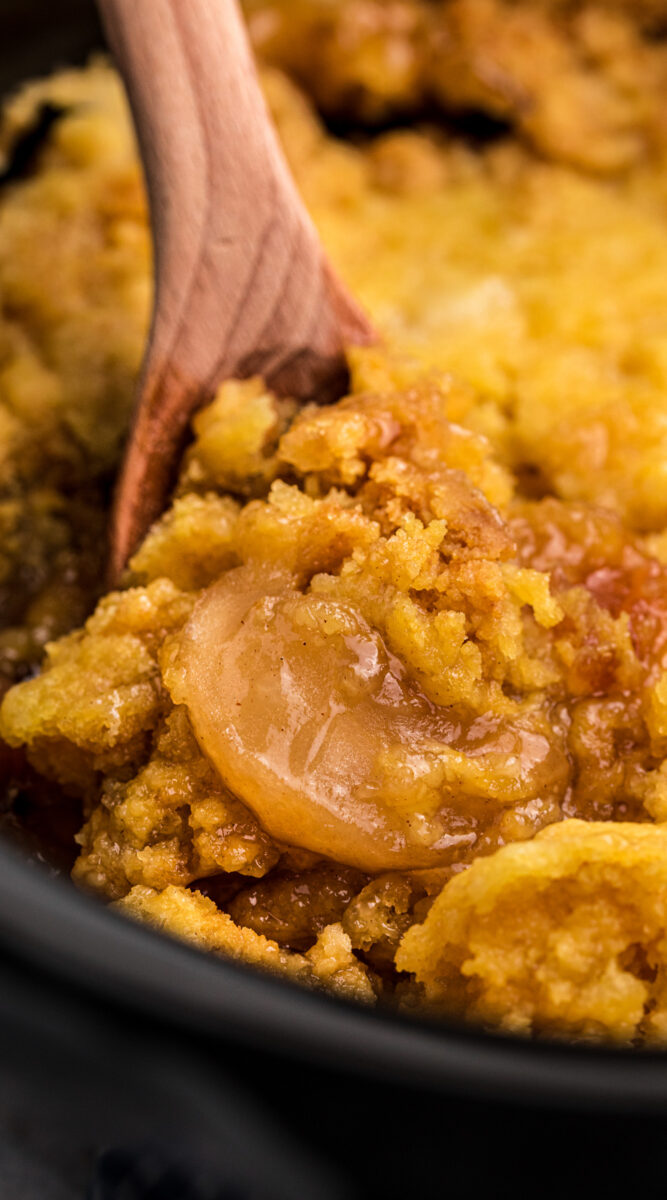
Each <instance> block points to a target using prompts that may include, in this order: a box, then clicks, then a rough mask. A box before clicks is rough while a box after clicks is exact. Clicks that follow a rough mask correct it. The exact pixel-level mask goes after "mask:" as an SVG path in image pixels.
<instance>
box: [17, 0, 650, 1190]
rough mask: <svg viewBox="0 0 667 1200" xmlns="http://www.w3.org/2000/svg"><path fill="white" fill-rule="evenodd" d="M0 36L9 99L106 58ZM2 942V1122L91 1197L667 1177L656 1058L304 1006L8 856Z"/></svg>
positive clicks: (347, 1008) (37, 34) (67, 40)
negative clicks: (161, 1180)
mask: <svg viewBox="0 0 667 1200" xmlns="http://www.w3.org/2000/svg"><path fill="white" fill-rule="evenodd" d="M153 2H156V3H157V2H159V0H137V3H153ZM184 2H186V0H184ZM193 2H194V0H193ZM222 2H224V0H221V3H222ZM0 20H1V22H2V40H1V41H0V87H1V88H2V91H3V92H4V93H6V92H7V91H8V90H10V89H11V88H12V87H13V86H15V85H16V84H17V83H18V82H19V81H20V80H21V79H24V78H26V77H30V76H31V75H35V74H39V73H40V72H44V71H47V70H49V69H51V68H52V67H55V66H59V65H63V64H66V63H72V62H81V61H83V60H84V59H85V57H86V55H87V54H88V53H89V52H90V50H91V49H93V48H98V47H99V45H100V44H101V35H100V32H99V27H98V24H97V21H96V16H95V11H94V7H93V3H92V0H89V2H88V0H61V2H60V3H59V4H58V5H54V4H53V3H49V2H48V0H0ZM0 944H1V945H2V959H1V960H0V1048H1V1049H0V1064H1V1065H0V1111H2V1110H3V1105H4V1103H5V1102H4V1100H3V1097H6V1096H7V1095H8V1096H9V1097H10V1099H11V1098H13V1099H12V1100H11V1103H13V1104H14V1105H15V1107H16V1111H17V1112H18V1113H19V1114H20V1115H22V1116H21V1119H22V1120H24V1123H27V1124H30V1121H32V1122H33V1123H37V1124H38V1125H40V1126H43V1125H48V1123H49V1122H51V1124H52V1125H53V1126H54V1128H57V1129H58V1130H60V1133H59V1137H60V1138H61V1139H64V1140H66V1139H67V1138H70V1139H71V1140H72V1144H74V1143H76V1145H77V1146H79V1147H80V1148H81V1153H82V1154H83V1157H84V1159H85V1156H86V1154H88V1155H89V1157H90V1170H91V1171H92V1172H93V1173H95V1172H94V1171H93V1167H92V1162H93V1160H94V1159H95V1158H96V1156H98V1154H99V1152H100V1151H101V1150H102V1149H103V1148H104V1147H107V1148H110V1149H109V1152H108V1153H107V1154H106V1156H103V1158H102V1159H101V1160H99V1161H101V1163H102V1166H100V1165H99V1161H98V1166H97V1168H96V1171H97V1174H96V1182H95V1183H94V1184H91V1189H92V1190H91V1191H90V1192H89V1195H90V1196H91V1197H93V1196H94V1197H98V1198H101V1197H102V1196H112V1195H114V1196H116V1195H118V1196H120V1195H121V1194H122V1195H128V1196H129V1195H130V1194H133V1195H134V1194H135V1193H130V1191H129V1190H126V1191H125V1192H122V1191H121V1190H119V1189H120V1188H122V1186H127V1187H129V1184H127V1179H126V1175H127V1171H128V1170H129V1168H128V1167H127V1162H128V1161H129V1160H128V1159H127V1154H130V1158H131V1157H132V1154H131V1153H130V1152H129V1151H126V1149H123V1148H127V1147H128V1146H134V1147H135V1148H136V1147H140V1148H141V1150H140V1151H139V1150H137V1151H136V1153H138V1154H139V1156H140V1159H141V1155H143V1159H141V1161H142V1162H144V1164H145V1162H146V1161H148V1162H149V1167H146V1166H145V1165H144V1167H141V1168H136V1169H137V1170H138V1171H139V1174H141V1170H145V1171H146V1172H148V1175H150V1169H149V1168H150V1162H152V1161H153V1160H152V1159H151V1155H153V1156H156V1155H157V1157H158V1158H160V1156H162V1157H161V1159H160V1161H162V1162H164V1161H166V1160H168V1161H169V1164H170V1165H169V1170H168V1172H167V1174H168V1173H169V1171H171V1175H170V1179H171V1185H170V1186H172V1190H171V1191H169V1190H167V1191H164V1192H159V1193H158V1191H157V1190H155V1191H154V1192H150V1194H151V1195H153V1194H154V1195H155V1196H157V1195H158V1194H160V1195H164V1196H165V1197H166V1196H167V1195H170V1196H174V1197H176V1196H182V1197H186V1196H188V1197H191V1198H192V1200H194V1198H195V1197H199V1196H201V1197H204V1196H206V1197H211V1198H212V1197H215V1196H220V1197H221V1196H223V1195H225V1196H229V1197H232V1196H237V1197H243V1196H246V1197H251V1196H253V1197H267V1198H268V1197H286V1198H288V1197H290V1198H291V1197H295V1198H296V1197H299V1198H300V1197H313V1200H316V1198H317V1197H319V1196H322V1197H329V1196H330V1197H332V1198H333V1197H339V1196H340V1197H344V1196H353V1195H357V1196H363V1197H372V1196H376V1195H377V1196H382V1197H384V1198H391V1197H394V1196H395V1197H399V1196H400V1197H403V1196H431V1195H440V1194H442V1195H445V1194H446V1193H448V1192H449V1191H454V1192H456V1193H458V1194H460V1195H463V1196H473V1197H476V1196H478V1195H482V1194H488V1195H490V1196H492V1197H496V1196H502V1195H505V1194H510V1193H512V1194H513V1195H514V1194H522V1193H533V1192H535V1194H540V1195H541V1196H558V1197H561V1196H565V1195H566V1194H569V1195H580V1194H581V1195H583V1194H587V1195H591V1196H598V1195H602V1194H603V1192H605V1191H607V1190H613V1188H616V1187H618V1186H619V1185H621V1184H622V1185H625V1186H627V1185H628V1184H629V1183H632V1185H633V1186H635V1187H636V1186H641V1184H642V1182H644V1183H646V1182H649V1181H650V1182H651V1183H652V1186H655V1184H656V1182H657V1181H658V1180H659V1179H661V1178H662V1179H663V1181H664V1180H665V1178H666V1174H665V1172H664V1171H663V1170H662V1165H661V1160H662V1158H663V1157H664V1152H663V1151H662V1141H663V1137H664V1133H665V1131H666V1128H667V1127H666V1126H665V1124H664V1120H663V1113H664V1112H665V1111H667V1057H665V1056H664V1055H663V1054H660V1053H655V1052H654V1053H649V1052H642V1051H629V1050H618V1051H614V1050H611V1049H600V1048H593V1047H589V1048H587V1047H584V1046H578V1047H571V1046H566V1045H555V1044H544V1043H542V1044H540V1043H537V1042H528V1041H523V1040H515V1039H511V1038H506V1037H501V1036H493V1035H490V1034H488V1035H487V1034H482V1033H476V1032H474V1031H471V1030H465V1029H461V1028H450V1027H446V1026H438V1027H434V1026H432V1025H429V1024H427V1023H423V1022H417V1021H411V1020H408V1019H406V1018H399V1017H397V1016H394V1015H391V1014H387V1013H378V1012H370V1011H365V1010H362V1009H359V1008H356V1007H354V1006H352V1005H348V1004H346V1003H344V1002H342V1001H339V1000H335V999H333V998H329V997H326V996H322V995H316V994H312V993H309V992H306V991H303V990H298V989H296V988H294V987H293V986H291V985H289V984H287V983H284V982H282V981H280V980H277V979H273V978H269V977H267V976H265V975H262V974H259V973H257V972H254V971H252V970H250V969H246V968H244V967H242V966H238V965H234V964H232V963H225V962H221V961H218V960H214V959H213V958H209V957H206V956H204V955H202V954H199V953H198V952H196V951H194V950H192V949H190V948H188V947H186V946H184V945H181V944H180V943H177V942H175V941H172V940H170V939H168V938H165V937H161V936H159V935H157V934H155V933H153V932H151V931H150V930H148V929H146V928H143V927H139V926H137V925H135V924H133V923H131V922H128V921H126V920H124V919H123V918H121V917H120V916H118V915H116V914H114V913H113V912H111V911H109V910H107V909H105V908H104V907H103V906H102V905H101V904H99V903H97V902H96V901H94V900H91V899H89V898H87V897H86V896H84V895H82V894H79V893H78V892H76V891H75V890H74V888H73V887H72V886H71V885H70V884H69V883H68V882H67V881H64V880H63V879H61V878H56V877H54V876H53V874H52V873H51V872H49V871H48V870H47V869H46V868H42V867H41V866H39V865H38V864H36V863H34V862H32V861H28V860H27V859H26V858H25V857H22V856H21V854H20V852H19V851H18V850H17V849H16V848H15V847H14V846H12V845H10V844H9V843H6V842H5V843H0ZM10 1107H11V1104H10ZM38 1141H39V1139H37V1142H38ZM37 1142H36V1143H35V1144H37ZM535 1151H537V1154H535ZM124 1155H126V1157H125V1158H124V1157H123V1156H124ZM86 1161H87V1160H86ZM133 1161H134V1162H135V1167H136V1161H137V1160H136V1155H135V1158H134V1160H133ZM87 1169H88V1168H87V1167H86V1168H85V1169H84V1168H81V1170H82V1171H83V1175H85V1174H86V1171H87ZM156 1170H157V1168H156ZM124 1171H125V1172H126V1175H123V1172H124ZM114 1172H115V1174H114ZM661 1172H662V1173H661ZM158 1173H159V1171H158ZM83 1175H82V1176H81V1178H82V1179H83ZM148 1175H147V1176H146V1177H147V1178H148ZM121 1177H122V1178H123V1179H125V1180H126V1183H125V1185H123V1184H119V1183H118V1180H120V1179H121ZM156 1177H157V1176H156ZM151 1178H153V1176H151ZM0 1183H1V1178H0ZM82 1186H83V1185H82ZM137 1186H138V1187H139V1185H137ZM179 1188H180V1189H181V1190H179ZM114 1189H116V1190H114ZM197 1189H199V1190H197ZM81 1194H82V1195H83V1192H82V1193H81ZM140 1194H141V1195H144V1194H146V1195H148V1194H149V1191H145V1192H141V1190H138V1191H137V1192H136V1195H140ZM8 1200H10V1197H9V1196H8ZM11 1200H14V1198H13V1197H11ZM16 1200H22V1198H21V1197H16Z"/></svg>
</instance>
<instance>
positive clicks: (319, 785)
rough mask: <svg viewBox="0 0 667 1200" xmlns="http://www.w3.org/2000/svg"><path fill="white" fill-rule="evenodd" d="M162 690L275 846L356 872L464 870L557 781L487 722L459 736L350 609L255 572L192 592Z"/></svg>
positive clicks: (447, 712)
mask: <svg viewBox="0 0 667 1200" xmlns="http://www.w3.org/2000/svg"><path fill="white" fill-rule="evenodd" d="M165 677H166V680H167V684H168V686H169V688H170V691H171V694H172V697H173V699H174V700H175V701H176V703H183V704H185V705H186V706H187V708H188V710H189V714H190V718H191V721H192V724H193V727H194V730H195V734H196V736H197V739H198V741H199V743H200V745H201V747H202V749H203V751H204V753H205V754H206V755H207V756H208V758H209V759H210V761H211V762H212V763H213V764H214V766H215V767H216V768H217V770H218V771H219V773H220V775H221V776H222V778H223V779H224V781H225V782H226V784H227V786H228V787H229V788H230V789H231V790H232V791H233V792H234V793H235V794H236V795H237V796H239V797H241V798H242V799H243V800H244V801H245V803H246V804H248V806H249V807H250V808H251V809H253V811H254V812H255V813H256V815H257V816H258V818H259V819H260V821H261V822H262V825H263V826H264V828H265V829H266V830H267V831H268V832H269V833H270V834H271V835H272V836H273V837H275V838H277V839H278V840H279V841H282V842H287V843H289V844H292V845H298V846H302V847H305V848H307V849H309V850H312V851H315V852H316V853H319V854H323V855H325V856H327V857H328V858H332V859H335V860H337V861H338V862H343V863H348V864H349V865H350V866H355V867H358V868H360V869H362V870H364V871H369V872H373V871H382V870H386V869H407V868H416V867H429V866H433V865H437V864H439V863H443V862H449V861H451V860H452V858H457V857H461V856H462V855H463V854H464V853H465V851H466V849H467V848H469V847H471V846H472V844H473V843H474V842H475V841H476V840H477V837H478V833H479V831H480V828H481V824H482V822H483V821H486V822H488V820H489V819H492V818H493V815H494V814H496V813H497V812H498V811H499V810H500V809H502V808H503V807H504V806H506V805H507V804H508V803H510V804H511V803H513V802H517V801H519V800H520V799H521V798H522V797H529V796H534V795H535V791H536V786H538V785H537V784H536V779H535V776H536V773H537V774H538V775H540V776H542V775H543V774H544V772H545V771H546V772H547V773H549V772H550V771H551V772H553V767H554V763H553V752H552V747H551V745H550V743H549V740H548V738H546V737H545V736H543V735H541V734H539V733H535V732H531V731H530V730H527V729H522V728H519V727H516V726H514V727H513V726H510V725H508V723H507V722H504V723H503V724H502V726H501V725H500V724H499V723H498V721H497V720H496V719H494V718H492V717H486V716H485V717H481V718H478V719H477V720H474V721H471V722H470V723H469V724H468V725H467V726H465V728H464V727H463V725H462V721H461V717H460V714H457V713H456V712H454V711H453V710H451V709H445V708H441V707H439V706H437V705H435V704H433V703H432V702H431V701H430V700H429V699H428V698H427V697H426V696H425V695H424V693H423V691H422V690H421V689H420V687H419V686H418V684H417V683H416V682H415V681H414V680H412V679H410V678H409V677H408V675H407V672H406V670H405V668H404V666H403V665H402V663H401V662H400V661H399V660H398V659H397V658H396V657H395V656H394V655H393V654H392V653H390V651H389V650H388V648H387V646H386V645H385V643H384V641H383V638H382V637H381V635H380V634H379V633H378V632H377V631H376V630H374V629H372V628H371V627H370V625H369V624H368V623H367V622H366V621H365V620H364V618H363V617H362V616H361V614H360V613H359V612H358V611H356V610H355V609H354V608H353V607H352V606H350V605H349V604H347V603H341V602H338V601H336V600H332V599H329V598H328V597H327V598H323V597H319V596H315V595H309V594H306V595H304V594H303V593H301V592H299V591H298V590H297V589H296V588H295V586H294V583H293V581H292V580H291V579H289V578H288V577H286V576H284V575H283V576H281V575H280V574H272V575H263V574H261V573H258V572H257V571H256V570H255V569H254V568H252V567H247V566H246V567H240V568H238V569H236V570H233V571H230V572H229V573H228V574H227V575H226V576H225V577H224V578H223V579H222V580H221V581H220V582H219V583H217V584H215V585H214V586H213V587H211V588H209V589H208V590H207V591H206V592H205V593H204V595H203V596H202V598H201V599H200V601H199V602H198V604H197V605H196V607H195V610H194V612H193V615H192V617H191V619H190V621H189V623H188V624H187V626H186V628H185V630H184V633H183V634H182V636H181V639H180V643H179V646H178V649H177V651H176V652H175V654H173V655H172V659H171V663H170V665H169V667H168V669H167V670H166V673H165ZM558 770H561V773H562V764H557V771H558Z"/></svg>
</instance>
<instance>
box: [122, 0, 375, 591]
mask: <svg viewBox="0 0 667 1200" xmlns="http://www.w3.org/2000/svg"><path fill="white" fill-rule="evenodd" d="M99 8H100V12H101V15H102V20H103V23H104V26H105V29H106V33H107V36H108V40H109V44H110V46H111V49H112V51H113V53H114V55H115V58H116V61H117V63H118V66H119V67H120V70H121V72H122V74H123V76H124V80H125V84H126V87H127V91H128V94H129V98H130V103H131V106H132V110H133V114H134V119H135V123H136V127H137V132H138V136H139V142H140V146H141V152H142V157H143V163H144V168H145V172H146V178H147V184H148V193H149V198H150V205H151V216H152V224H153V235H154V242H155V264H156V291H155V303H154V310H153V323H152V328H151V333H150V337H149V342H148V348H147V350H146V354H145V358H144V363H143V368H142V374H141V379H140V383H139V390H138V397H137V402H136V409H135V413H134V420H133V425H132V429H131V433H130V438H129V442H128V445H127V449H126V452H125V459H124V462H123V466H122V469H121V472H120V477H119V482H118V485H117V491H116V497H115V503H114V510H113V514H112V524H111V554H110V577H111V582H112V583H117V582H118V580H119V578H120V576H121V573H122V570H123V568H124V566H125V564H126V562H127V559H128V557H129V555H130V554H131V553H132V551H133V550H134V549H135V547H136V545H137V543H138V542H139V540H140V539H141V537H142V536H143V534H144V533H145V532H146V531H147V529H148V527H149V525H150V524H151V522H152V521H153V520H154V519H155V518H156V517H157V516H158V515H159V513H160V511H161V510H162V507H163V505H164V502H165V499H166V496H167V493H168V490H169V487H170V485H171V483H172V481H173V476H174V469H175V464H176V462H177V460H178V456H179V453H180V451H181V448H182V445H183V440H184V436H185V431H186V428H187V425H188V421H189V419H190V417H191V415H192V413H193V412H194V411H195V409H197V408H198V407H199V406H200V405H201V404H202V403H203V402H205V401H206V400H209V399H210V398H211V397H212V395H213V393H214V391H215V389H216V387H217V385H218V384H219V383H220V382H221V381H222V380H223V379H226V378H230V377H247V376H249V375H254V374H261V375H263V376H264V377H265V379H266V381H267V383H269V384H270V385H271V387H273V388H274V389H275V390H276V391H278V392H279V393H280V394H283V395H292V396H295V397H297V398H298V399H302V400H307V399H310V398H315V397H317V398H319V399H324V400H326V399H335V398H336V397H337V396H339V395H341V394H342V392H343V390H344V388H345V382H346V371H345V363H344V358H343V347H344V345H346V344H350V343H355V342H356V343H366V342H369V341H371V340H373V336H374V335H373V331H372V329H371V326H370V325H369V323H368V321H367V319H366V317H365V316H364V315H363V313H362V312H361V310H360V309H359V308H358V306H357V305H356V304H355V303H354V301H353V300H352V299H351V298H350V297H349V296H348V295H347V293H346V291H345V289H344V287H343V286H342V284H341V283H340V282H339V280H338V279H337V278H336V277H335V275H334V274H333V272H332V270H331V267H330V266H329V264H328V262H327V260H326V258H325V256H324V254H323V251H322V248H321V246H320V243H319V240H318V237H317V234H316V232H315V229H314V227H313V225H312V222H311V220H310V218H309V216H308V214H307V212H306V210H305V208H304V205H303V203H302V201H301V199H300V197H299V195H298V192H297V190H296V187H295V185H294V182H293V180H292V178H291V175H290V173H289V169H288V167H287V165H286V163H285V160H284V158H283V154H282V151H281V149H280V147H279V145H278V142H277V138H276V134H275V131H274V128H273V125H272V122H271V119H270V117H269V114H268V112H267V109H266V105H265V102H264V99H263V96H262V93H261V90H260V86H259V82H258V79H257V74H256V71H255V66H254V62H253V58H252V53H251V50H250V46H249V43H248V39H247V36H246V32H245V28H244V25H243V21H242V18H241V15H240V12H239V9H238V5H237V3H236V0H187V2H185V3H184V2H183V0H145V2H144V0H99Z"/></svg>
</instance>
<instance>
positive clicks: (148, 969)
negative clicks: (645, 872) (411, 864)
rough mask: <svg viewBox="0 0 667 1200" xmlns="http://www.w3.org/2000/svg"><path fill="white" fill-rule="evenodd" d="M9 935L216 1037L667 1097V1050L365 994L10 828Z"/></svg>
mask: <svg viewBox="0 0 667 1200" xmlns="http://www.w3.org/2000/svg"><path fill="white" fill-rule="evenodd" d="M0 944H2V945H3V946H4V948H5V949H6V950H8V951H9V952H10V953H12V954H14V955H15V956H18V958H19V959H21V960H23V961H24V962H26V963H27V964H29V965H30V967H32V968H37V969H38V970H40V971H42V972H44V971H46V972H48V974H49V975H50V976H51V977H52V978H53V979H55V981H56V982H57V983H59V984H60V985H61V987H63V988H64V989H65V990H66V989H67V988H68V987H69V988H74V990H75V992H76V994H77V996H78V997H79V999H80V998H81V995H82V993H85V994H86V995H87V997H88V999H89V1000H92V1001H93V1002H94V1003H99V1002H103V1003H104V1004H106V1005H107V1006H108V1005H111V1006H112V1007H113V1008H114V1009H116V1010H117V1011H118V1013H120V1011H121V1010H122V1009H125V1010H126V1012H129V1014H130V1016H131V1014H132V1013H134V1014H135V1015H136V1016H137V1017H139V1016H143V1017H144V1018H145V1017H153V1018H155V1019H157V1020H159V1021H161V1022H162V1023H164V1024H166V1025H167V1026H169V1027H171V1028H178V1029H180V1031H181V1032H185V1033H186V1034H187V1033H189V1034H191V1035H192V1034H196V1035H199V1036H202V1035H203V1036H204V1037H205V1038H206V1039H209V1040H210V1039H213V1040H214V1041H217V1042H219V1043H224V1042H225V1041H227V1042H229V1039H230V1037H231V1038H234V1039H236V1040H238V1041H240V1042H243V1043H244V1044H246V1045H247V1046H248V1047H249V1048H252V1049H263V1050H267V1051H273V1052H278V1053H280V1054H282V1055H288V1056H289V1055H291V1056H295V1057H296V1058H298V1059H299V1060H300V1061H301V1062H307V1063H311V1064H316V1065H318V1066H320V1067H324V1068H334V1069H335V1070H337V1071H338V1072H347V1073H349V1074H354V1075H356V1076H360V1075H361V1076H362V1077H366V1078H369V1079H374V1080H376V1081H382V1080H384V1081H385V1082H387V1083H391V1084H394V1085H396V1084H399V1085H400V1084H402V1085H405V1086H407V1087H416V1088H419V1089H422V1090H423V1089H426V1090H430V1091H433V1092H436V1093H437V1092H440V1093H444V1094H449V1095H461V1096H464V1095H465V1096H469V1097H471V1098H476V1099H485V1100H489V1099H502V1100H505V1101H508V1102H516V1103H518V1104H520V1103H526V1102H531V1103H537V1104H540V1105H545V1106H548V1107H549V1108H554V1107H566V1108H568V1109H571V1108H572V1107H573V1106H576V1107H577V1108H580V1109H582V1110H595V1111H596V1112H600V1111H603V1110H604V1111H607V1112H615V1111H616V1112H627V1111H632V1112H638V1111H643V1112H660V1111H664V1110H665V1109H667V1054H666V1053H665V1052H663V1051H661V1050H659V1049H652V1050H644V1049H639V1048H631V1047H627V1048H626V1047H623V1048H622V1047H617V1048H615V1047H611V1046H608V1045H607V1046H600V1045H587V1044H586V1045H582V1044H577V1045H573V1044H567V1043H564V1042H551V1041H546V1040H537V1039H532V1040H531V1039H528V1038H520V1037H514V1036H510V1035H506V1034H500V1033H495V1032H486V1031H484V1030H476V1029H473V1028H470V1027H463V1026H460V1025H453V1024H448V1023H444V1022H438V1023H435V1022H433V1021H427V1020H424V1019H422V1018H416V1017H411V1016H408V1015H403V1014H398V1013H395V1012H391V1011H390V1010H384V1009H383V1010H378V1009H366V1008H365V1007H363V1006H361V1005H359V1004H357V1003H354V1002H353V1001H346V1000H342V999H339V998H336V997H332V996H330V995H327V994H325V993H320V992H315V991H311V990H309V989H307V988H304V987H303V986H300V985H298V984H294V983H291V982H290V981H288V980H285V979H281V978H280V977H277V976H272V975H270V974H268V973H267V972H264V971H260V970H258V969H256V968H253V967H250V966H248V965H246V964H243V963H237V962H233V961H230V960H224V959H222V958H218V957H217V956H215V955H212V954H207V953H202V951H201V950H198V949H196V948H195V947H193V946H191V945H188V944H186V943H185V942H181V941H179V940H176V939H175V938H173V937H169V936H165V935H164V934H162V933H159V932H156V931H155V930H153V929H151V928H149V927H147V926H145V925H143V924H140V923H138V922H136V921H134V920H129V919H128V918H127V917H125V916H124V915H122V914H120V913H117V912H114V911H113V910H111V909H109V908H107V907H106V906H105V905H104V904H103V903H102V902H101V901H99V900H97V899H95V898H93V897H90V896H88V895H86V894H84V893H83V892H80V891H78V890H77V889H76V888H75V887H74V886H73V885H72V884H71V883H70V882H69V880H66V879H62V878H55V877H54V876H53V874H52V873H51V872H49V871H48V870H47V869H46V868H45V867H44V866H43V865H41V864H39V863H35V862H32V861H30V860H29V859H27V858H25V856H23V855H22V854H21V853H20V852H19V851H18V850H17V849H16V848H15V847H14V846H12V845H11V844H10V843H9V842H7V841H0Z"/></svg>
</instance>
